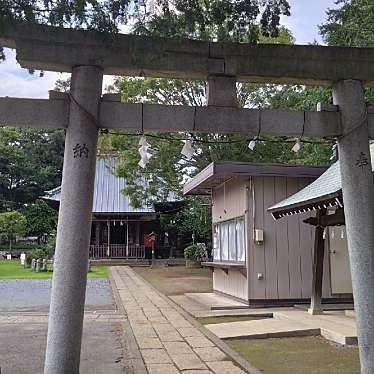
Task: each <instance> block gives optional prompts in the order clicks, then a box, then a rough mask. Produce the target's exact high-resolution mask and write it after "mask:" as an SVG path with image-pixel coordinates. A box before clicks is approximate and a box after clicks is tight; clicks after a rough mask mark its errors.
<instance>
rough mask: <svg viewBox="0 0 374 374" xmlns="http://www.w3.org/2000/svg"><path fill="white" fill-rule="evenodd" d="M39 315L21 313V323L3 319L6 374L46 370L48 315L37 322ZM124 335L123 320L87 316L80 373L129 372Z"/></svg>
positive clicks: (1, 355)
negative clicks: (125, 365)
mask: <svg viewBox="0 0 374 374" xmlns="http://www.w3.org/2000/svg"><path fill="white" fill-rule="evenodd" d="M35 318H36V317H32V316H31V317H30V316H26V317H22V316H19V317H17V319H18V321H17V323H14V322H12V323H3V322H1V321H0V372H1V373H2V374H42V373H43V366H44V355H45V346H46V339H47V317H39V319H40V321H35ZM30 319H34V321H30ZM42 319H43V321H42ZM0 320H1V314H0ZM121 334H123V330H122V325H121V323H120V321H117V320H111V319H110V318H104V319H101V318H96V319H95V320H92V318H89V319H88V320H87V319H85V324H84V328H83V340H82V352H81V364H80V373H81V374H121V373H126V371H125V369H124V362H123V348H122V344H121Z"/></svg>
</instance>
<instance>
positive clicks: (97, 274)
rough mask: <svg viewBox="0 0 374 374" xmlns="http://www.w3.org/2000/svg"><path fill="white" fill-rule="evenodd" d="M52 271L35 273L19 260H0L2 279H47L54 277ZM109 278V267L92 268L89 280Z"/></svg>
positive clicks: (0, 277) (0, 276) (0, 275)
mask: <svg viewBox="0 0 374 374" xmlns="http://www.w3.org/2000/svg"><path fill="white" fill-rule="evenodd" d="M52 274H53V272H52V271H46V272H40V273H35V272H34V271H32V270H31V269H30V268H24V267H23V266H21V265H20V262H19V261H18V260H0V279H47V278H51V277H52ZM107 276H108V267H107V266H91V271H90V272H89V273H88V278H105V277H107Z"/></svg>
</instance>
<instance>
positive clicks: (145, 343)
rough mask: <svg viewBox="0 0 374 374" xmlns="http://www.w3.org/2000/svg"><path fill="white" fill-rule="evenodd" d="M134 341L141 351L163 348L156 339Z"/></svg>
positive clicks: (139, 338) (138, 338)
mask: <svg viewBox="0 0 374 374" xmlns="http://www.w3.org/2000/svg"><path fill="white" fill-rule="evenodd" d="M136 341H137V343H138V345H139V348H141V349H156V348H163V346H162V344H161V341H160V340H159V339H158V338H148V337H137V338H136Z"/></svg>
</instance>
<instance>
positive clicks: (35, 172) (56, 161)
mask: <svg viewBox="0 0 374 374" xmlns="http://www.w3.org/2000/svg"><path fill="white" fill-rule="evenodd" d="M63 150H64V132H63V130H53V131H52V130H48V131H47V130H45V131H40V130H36V129H15V128H7V127H3V128H0V212H1V211H6V210H9V209H10V210H14V209H19V208H23V207H24V206H25V205H26V204H30V203H33V202H34V201H35V200H36V199H37V198H38V197H39V196H41V195H44V191H46V190H49V189H52V188H54V187H56V186H57V185H58V184H59V183H60V181H61V175H62V162H63Z"/></svg>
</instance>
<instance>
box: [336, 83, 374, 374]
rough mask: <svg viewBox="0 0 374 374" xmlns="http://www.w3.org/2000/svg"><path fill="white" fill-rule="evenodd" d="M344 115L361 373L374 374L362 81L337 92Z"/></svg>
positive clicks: (373, 219) (345, 186) (343, 168)
mask: <svg viewBox="0 0 374 374" xmlns="http://www.w3.org/2000/svg"><path fill="white" fill-rule="evenodd" d="M333 97H334V104H337V105H339V110H340V112H341V126H342V129H341V130H342V134H343V135H342V136H341V137H340V138H339V139H338V149H339V159H340V173H341V178H342V190H343V201H344V214H345V222H346V229H347V241H348V251H349V258H350V264H351V273H352V286H353V296H354V301H355V309H356V316H357V336H358V344H359V350H360V361H361V371H362V373H364V374H372V373H374V333H373V332H374V318H373V316H374V185H373V173H372V165H371V159H370V151H369V137H368V123H367V114H366V106H365V101H364V94H363V89H362V85H361V82H359V81H357V80H344V81H340V82H338V83H336V84H335V85H334V87H333Z"/></svg>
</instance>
